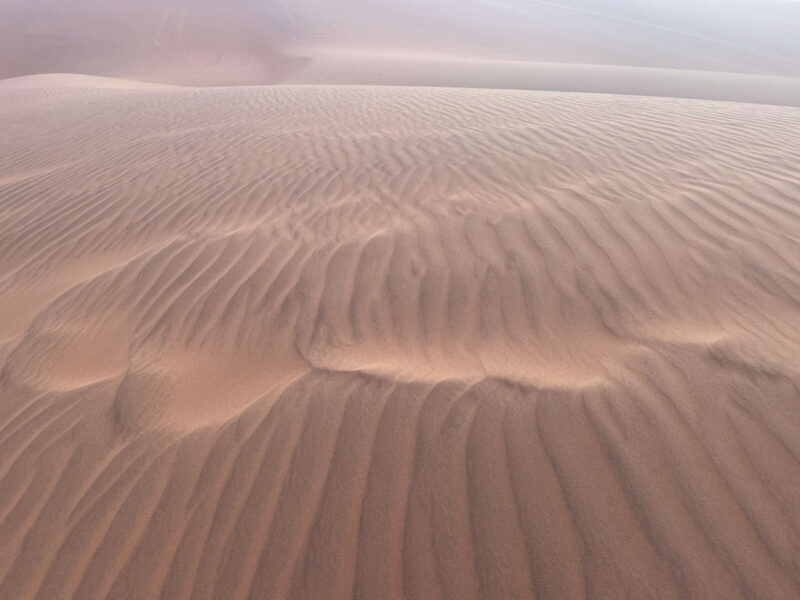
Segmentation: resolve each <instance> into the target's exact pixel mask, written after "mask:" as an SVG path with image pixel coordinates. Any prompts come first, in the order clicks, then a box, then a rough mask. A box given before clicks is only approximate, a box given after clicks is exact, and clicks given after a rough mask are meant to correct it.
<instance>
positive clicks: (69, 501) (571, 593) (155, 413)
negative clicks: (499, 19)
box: [0, 77, 800, 600]
mask: <svg viewBox="0 0 800 600" xmlns="http://www.w3.org/2000/svg"><path fill="white" fill-rule="evenodd" d="M125 87H126V86H125V85H122V84H118V83H115V82H105V83H104V81H103V80H95V79H86V78H65V77H60V78H58V77H50V78H29V79H27V80H20V81H17V82H7V83H4V84H0V130H2V131H3V136H2V138H0V398H2V401H0V598H39V599H42V600H44V599H48V600H52V599H61V598H64V599H66V598H81V599H90V598H98V599H99V598H109V599H115V598H127V599H130V598H136V599H152V598H164V599H170V600H172V599H180V598H193V599H214V598H216V599H226V600H233V599H247V598H252V599H257V598H258V599H262V598H269V599H276V600H278V599H284V598H298V599H300V598H312V599H316V598H331V599H338V598H341V599H344V598H363V599H370V600H375V599H380V598H409V599H411V598H458V599H461V600H465V599H478V598H502V599H508V598H537V599H553V600H556V599H558V600H562V599H573V598H574V599H583V598H589V599H604V598H636V599H646V598H652V599H659V600H664V599H677V598H698V599H712V598H726V599H732V600H733V599H744V598H763V599H765V600H766V599H770V600H775V599H785V600H790V599H796V598H797V597H798V594H800V546H799V545H798V540H800V531H799V529H800V504H798V503H797V498H798V497H800V435H799V434H798V431H800V387H798V386H799V385H800V361H798V356H800V300H798V298H800V200H799V199H800V174H798V173H799V172H798V164H799V161H800V111H798V110H797V109H792V108H785V107H784V108H780V107H770V106H755V105H745V104H730V103H713V102H702V101H686V100H669V99H657V98H635V97H622V96H603V95H584V94H561V93H539V92H512V91H506V92H499V91H489V90H472V91H468V90H447V89H432V88H431V89H421V88H402V89H392V88H369V87H363V88H345V87H335V86H333V87H302V86H297V87H292V86H287V87H280V86H279V87H270V88H220V89H191V88H189V89H180V88H157V87H153V88H147V89H145V88H141V89H136V88H133V89H125Z"/></svg>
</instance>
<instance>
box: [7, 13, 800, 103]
mask: <svg viewBox="0 0 800 600" xmlns="http://www.w3.org/2000/svg"><path fill="white" fill-rule="evenodd" d="M43 73H80V74H90V75H99V76H107V77H117V78H125V79H132V80H139V81H149V82H158V83H168V84H177V85H197V86H227V85H262V84H276V83H285V84H288V83H311V84H317V83H336V84H362V85H364V84H366V85H411V86H443V87H477V88H503V89H531V90H557V91H585V92H600V93H615V94H635V95H652V96H669V97H691V98H700V99H714V100H734V101H742V102H760V103H768V104H785V105H792V106H800V3H792V2H780V1H778V0H703V1H702V2H696V1H694V0H673V1H671V2H666V3H656V2H639V1H633V0H560V1H544V0H530V1H527V0H526V1H523V0H460V1H458V2H452V1H450V0H447V1H445V0H440V1H439V2H431V1H425V2H423V1H422V0H412V1H409V2H396V1H395V0H292V1H288V0H111V1H105V0H0V79H4V78H11V77H18V76H23V75H35V74H43Z"/></svg>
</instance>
